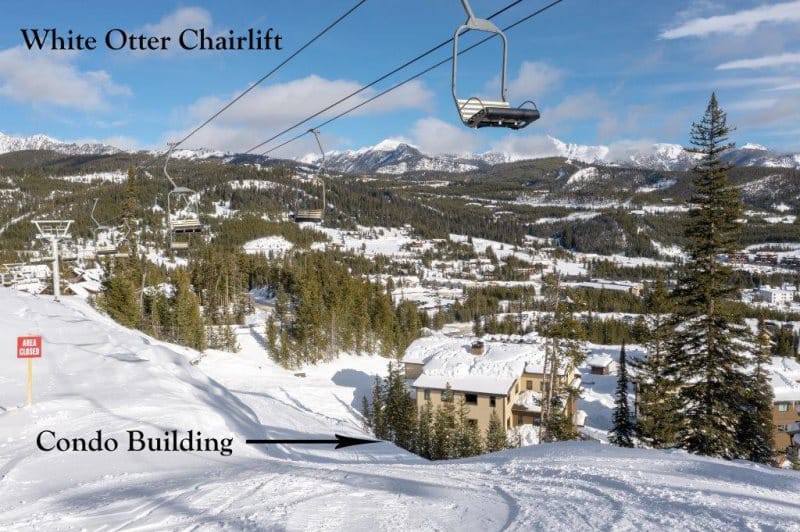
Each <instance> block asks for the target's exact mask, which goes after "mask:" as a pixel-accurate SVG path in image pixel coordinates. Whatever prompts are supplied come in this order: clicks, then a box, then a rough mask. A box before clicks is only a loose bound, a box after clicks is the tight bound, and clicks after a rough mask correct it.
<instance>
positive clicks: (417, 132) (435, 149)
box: [411, 117, 483, 155]
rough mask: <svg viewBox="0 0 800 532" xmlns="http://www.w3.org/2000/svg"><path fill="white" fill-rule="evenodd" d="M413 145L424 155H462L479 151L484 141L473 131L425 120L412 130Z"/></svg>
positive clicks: (433, 119) (428, 119)
mask: <svg viewBox="0 0 800 532" xmlns="http://www.w3.org/2000/svg"><path fill="white" fill-rule="evenodd" d="M411 135H412V137H413V140H412V143H413V144H414V145H416V146H418V147H419V148H420V150H422V152H423V153H430V154H442V153H446V154H457V155H458V154H461V153H466V152H473V151H475V150H476V149H478V148H479V147H480V146H481V145H482V144H483V140H482V139H481V138H480V137H479V136H478V135H477V133H476V132H475V131H474V130H472V129H468V128H465V127H463V126H455V125H453V124H450V123H447V122H444V121H442V120H439V119H438V118H432V117H431V118H423V119H421V120H417V122H416V123H415V124H414V126H413V127H412V129H411Z"/></svg>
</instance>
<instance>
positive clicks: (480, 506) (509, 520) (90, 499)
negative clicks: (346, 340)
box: [0, 289, 800, 530]
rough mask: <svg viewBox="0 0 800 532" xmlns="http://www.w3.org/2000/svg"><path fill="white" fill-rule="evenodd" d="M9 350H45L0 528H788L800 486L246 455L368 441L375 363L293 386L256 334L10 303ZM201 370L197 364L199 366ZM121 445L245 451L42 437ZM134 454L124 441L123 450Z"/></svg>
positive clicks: (774, 476)
mask: <svg viewBox="0 0 800 532" xmlns="http://www.w3.org/2000/svg"><path fill="white" fill-rule="evenodd" d="M0 305H2V307H3V308H6V309H14V310H11V311H9V312H5V313H3V314H2V315H0V335H2V337H3V338H6V339H7V340H8V339H11V338H13V337H14V336H17V335H19V334H24V333H26V332H35V333H41V334H42V335H43V336H44V342H45V346H44V351H45V353H44V358H43V359H41V360H37V361H34V375H35V381H34V382H35V390H34V393H35V404H34V406H33V407H32V408H27V407H21V406H20V405H21V404H22V403H23V402H24V366H25V365H24V363H22V362H21V361H17V360H7V362H6V363H5V365H4V370H3V372H2V374H0V384H1V386H0V442H2V443H0V497H2V499H3V500H4V501H5V502H4V508H5V509H4V511H3V512H2V515H0V527H1V528H3V529H6V530H18V529H19V530H23V529H32V528H36V529H42V530H44V529H46V530H65V529H80V528H88V529H94V528H98V527H101V526H103V527H112V528H118V527H120V528H132V527H136V528H144V529H174V528H192V527H201V528H206V527H210V526H215V525H216V526H224V527H230V528H234V529H239V530H243V529H244V530H249V529H253V530H255V529H265V528H266V529H271V528H281V529H288V530H312V529H313V530H341V529H343V528H347V529H350V530H363V529H370V530H412V529H413V530H422V529H453V528H458V529H463V530H501V529H506V530H529V529H531V528H551V527H557V528H561V529H564V528H566V529H578V528H586V527H596V528H605V529H608V528H625V529H630V528H638V529H662V530H663V529H665V528H682V529H705V530H708V529H740V528H782V529H791V528H792V527H795V526H796V523H797V522H798V521H800V504H798V503H797V502H796V501H795V500H794V499H793V498H792V497H793V495H792V494H794V493H797V492H798V490H800V478H798V476H797V475H796V474H795V473H793V472H784V471H780V470H776V469H772V468H768V467H760V466H756V465H754V464H752V463H736V462H723V461H718V460H711V459H706V458H700V457H696V456H690V455H686V454H685V453H682V452H658V451H644V450H622V449H618V448H612V447H609V446H605V445H599V444H593V443H581V442H575V443H567V444H551V445H541V446H534V447H528V448H524V449H521V450H512V451H506V452H503V453H500V454H496V455H488V456H483V457H479V458H474V459H469V460H461V461H455V462H449V463H446V462H439V463H428V462H425V461H423V460H421V459H419V458H416V457H414V456H412V455H409V454H407V453H405V452H403V451H401V450H399V449H397V448H396V447H394V446H391V445H388V444H373V445H368V446H361V447H353V448H349V449H344V450H339V451H334V450H332V449H329V448H327V449H326V448H324V447H290V446H280V447H276V448H272V449H265V448H256V447H249V446H246V445H244V444H243V441H244V439H245V438H248V437H251V438H252V437H256V438H258V437H299V436H304V437H330V435H331V434H332V433H333V432H341V433H345V434H360V430H359V425H360V422H359V419H358V415H357V413H356V412H355V411H354V408H353V406H354V405H355V404H357V403H358V401H359V394H360V393H363V391H364V390H365V387H366V388H368V386H369V383H370V382H371V379H372V374H374V373H375V372H382V371H383V370H384V369H385V366H384V362H385V360H384V359H380V358H377V357H342V358H341V359H339V360H338V361H337V362H335V363H329V364H322V365H320V366H317V367H313V368H306V369H305V372H306V376H305V377H297V376H295V375H294V374H292V373H291V372H288V371H286V370H283V369H280V368H278V367H277V366H275V365H274V364H273V363H272V362H270V361H268V359H267V357H266V356H265V355H264V354H263V351H262V348H261V347H260V344H259V338H260V336H259V335H260V333H259V326H255V327H241V328H239V329H237V335H238V338H239V341H240V343H241V345H242V348H243V349H242V352H241V353H240V354H236V355H233V354H229V353H223V352H217V351H209V352H208V354H207V355H206V356H203V357H200V356H199V354H198V353H197V352H194V351H191V350H189V349H186V348H180V347H176V346H173V345H169V344H165V343H161V342H158V341H156V340H153V339H152V338H149V337H147V336H146V335H144V334H142V333H140V332H136V331H131V330H128V329H125V328H123V327H121V326H119V325H117V324H115V323H114V322H112V321H111V320H109V319H108V318H105V317H103V316H101V315H100V314H98V313H97V312H96V311H95V310H93V309H92V308H91V307H89V306H88V305H87V304H86V303H84V302H83V301H81V300H77V299H73V298H69V297H67V298H64V299H63V302H61V303H56V302H52V301H51V300H50V298H45V297H34V296H29V295H24V294H21V293H18V292H14V291H10V290H6V289H0ZM193 362H194V363H193ZM43 430H52V431H54V432H55V433H57V434H58V435H59V436H62V437H67V438H73V437H87V438H89V437H91V436H93V435H94V434H95V431H97V430H102V431H103V434H104V435H106V436H114V437H119V438H120V439H122V435H123V434H124V431H127V430H141V431H142V432H143V433H146V434H148V435H152V436H154V437H157V436H158V435H159V434H160V433H162V432H163V431H169V430H178V431H180V432H184V433H185V431H188V430H194V431H195V432H196V431H200V432H202V433H203V434H204V435H205V436H213V437H216V438H223V437H232V438H233V443H232V447H231V448H232V452H233V454H232V455H231V456H228V457H225V456H221V455H220V454H219V453H215V452H207V453H182V452H181V453H179V452H161V453H131V452H124V451H123V450H122V449H120V450H118V451H116V452H113V453H112V452H97V453H93V452H85V453H80V452H77V453H57V452H54V451H53V452H49V453H45V452H42V451H39V450H37V449H36V447H35V440H36V436H37V434H39V433H40V432H41V431H43ZM123 441H124V440H123Z"/></svg>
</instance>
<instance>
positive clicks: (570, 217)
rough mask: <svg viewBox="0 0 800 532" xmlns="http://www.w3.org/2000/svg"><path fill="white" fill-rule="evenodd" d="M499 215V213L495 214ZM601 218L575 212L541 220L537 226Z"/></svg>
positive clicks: (538, 220) (590, 213)
mask: <svg viewBox="0 0 800 532" xmlns="http://www.w3.org/2000/svg"><path fill="white" fill-rule="evenodd" d="M495 214H497V213H495ZM597 216H600V213H599V212H573V213H570V214H568V215H566V216H562V217H560V218H539V219H537V220H536V221H535V222H533V223H535V224H553V223H559V222H574V221H576V220H591V219H592V218H595V217H597Z"/></svg>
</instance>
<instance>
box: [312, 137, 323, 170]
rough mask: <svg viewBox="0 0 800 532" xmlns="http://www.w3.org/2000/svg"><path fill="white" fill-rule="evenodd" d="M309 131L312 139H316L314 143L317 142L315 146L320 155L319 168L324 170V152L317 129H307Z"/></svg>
mask: <svg viewBox="0 0 800 532" xmlns="http://www.w3.org/2000/svg"><path fill="white" fill-rule="evenodd" d="M309 131H310V132H311V133H313V134H314V139H316V141H317V146H319V153H320V154H321V155H322V165H321V166H322V167H323V168H324V167H325V150H324V149H323V148H322V141H321V140H320V138H319V129H317V128H312V129H309Z"/></svg>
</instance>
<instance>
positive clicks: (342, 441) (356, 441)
mask: <svg viewBox="0 0 800 532" xmlns="http://www.w3.org/2000/svg"><path fill="white" fill-rule="evenodd" d="M334 437H335V438H336V439H335V440H245V443H247V444H249V445H277V444H279V443H289V444H294V445H319V444H327V445H330V444H333V443H335V444H336V447H335V448H336V449H343V448H345V447H350V446H351V445H364V444H365V443H378V441H379V440H365V439H363V438H353V437H352V436H342V435H341V434H334Z"/></svg>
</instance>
